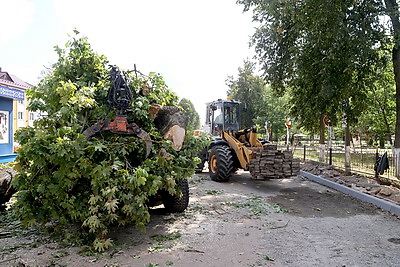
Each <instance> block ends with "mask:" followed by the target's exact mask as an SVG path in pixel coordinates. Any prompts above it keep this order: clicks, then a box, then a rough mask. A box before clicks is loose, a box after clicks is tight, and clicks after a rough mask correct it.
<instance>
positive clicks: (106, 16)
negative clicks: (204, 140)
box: [0, 0, 256, 124]
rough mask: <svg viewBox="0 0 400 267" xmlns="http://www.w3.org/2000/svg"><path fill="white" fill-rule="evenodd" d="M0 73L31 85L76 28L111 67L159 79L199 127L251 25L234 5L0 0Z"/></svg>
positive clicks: (208, 0) (222, 90)
mask: <svg viewBox="0 0 400 267" xmlns="http://www.w3.org/2000/svg"><path fill="white" fill-rule="evenodd" d="M0 6H1V7H2V11H3V12H2V15H1V18H2V30H1V33H0V67H1V68H2V70H3V71H7V72H9V73H11V74H14V75H16V76H17V77H19V78H21V79H22V80H24V81H26V82H28V83H31V84H36V83H37V82H38V81H39V79H40V77H41V72H42V71H44V70H45V69H46V67H49V66H50V65H51V64H52V63H54V62H55V61H56V60H57V55H56V53H55V51H54V46H56V45H58V46H60V47H64V44H65V43H66V41H67V40H68V39H69V37H68V35H72V34H73V30H74V29H77V30H78V31H79V32H80V33H81V35H82V36H86V37H88V38H89V43H90V44H91V45H92V48H93V49H94V50H95V51H96V52H97V53H99V54H103V55H105V56H106V57H107V58H108V60H109V62H110V64H113V65H117V66H119V67H121V68H123V69H133V68H134V64H136V67H137V69H138V70H139V71H141V72H143V73H149V72H157V73H160V74H161V75H162V76H163V77H164V79H165V81H166V83H167V85H168V87H169V88H170V89H171V90H172V91H174V92H175V93H177V94H178V96H179V97H180V98H187V99H189V100H190V101H191V102H192V103H193V104H194V106H195V109H196V111H197V112H198V113H199V115H200V117H201V123H202V124H203V123H204V117H205V114H204V113H205V107H206V106H205V103H207V102H210V101H213V100H216V99H218V98H223V99H224V98H226V97H227V95H226V92H227V90H228V87H227V86H226V84H225V80H226V79H227V78H228V76H234V77H235V76H237V74H238V68H239V67H241V66H243V61H244V60H245V59H248V58H249V59H251V58H252V57H253V55H254V51H253V49H252V48H250V47H249V40H250V36H251V35H252V34H253V32H254V29H255V27H256V25H255V24H254V23H253V22H252V20H251V14H250V13H243V12H242V10H243V7H242V6H239V5H237V4H236V0H169V1H166V0H113V1H110V0H107V1H105V0H97V1H96V0H68V1H65V0H12V1H11V0H0Z"/></svg>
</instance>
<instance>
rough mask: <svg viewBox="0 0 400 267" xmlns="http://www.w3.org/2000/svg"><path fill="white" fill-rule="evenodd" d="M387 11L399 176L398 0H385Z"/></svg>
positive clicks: (399, 170)
mask: <svg viewBox="0 0 400 267" xmlns="http://www.w3.org/2000/svg"><path fill="white" fill-rule="evenodd" d="M385 4H386V12H387V15H388V16H389V17H390V21H391V22H392V27H393V33H394V38H393V39H394V46H393V50H392V61H393V72H394V80H395V82H396V132H395V137H394V154H395V165H396V166H395V167H396V175H397V178H399V176H400V157H399V154H400V20H399V6H398V4H397V1H396V0H385Z"/></svg>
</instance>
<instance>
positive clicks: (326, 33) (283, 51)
mask: <svg viewBox="0 0 400 267" xmlns="http://www.w3.org/2000/svg"><path fill="white" fill-rule="evenodd" d="M238 3H239V4H243V5H244V7H245V10H250V9H252V10H253V14H254V15H253V20H254V21H256V22H259V23H260V26H259V27H258V29H257V30H256V32H255V34H254V35H253V37H252V39H251V43H252V44H253V46H254V47H255V50H256V53H257V56H258V59H259V61H260V63H261V68H262V69H263V70H264V76H265V78H266V80H267V82H269V83H270V84H271V86H272V88H273V90H274V91H276V92H278V93H280V94H282V93H284V92H288V93H289V95H290V103H291V108H290V112H291V115H292V116H293V117H294V118H295V120H296V121H298V122H300V123H301V125H302V126H303V127H304V128H305V129H307V130H309V131H315V129H316V128H318V127H319V128H320V129H321V131H320V136H321V143H323V142H324V127H323V124H322V118H323V116H324V115H326V114H328V115H330V117H331V118H332V119H333V120H337V119H336V116H337V115H338V114H341V112H342V111H345V112H346V113H347V116H348V119H349V120H350V122H352V123H354V122H355V121H354V120H355V118H357V116H358V115H359V114H360V113H361V111H362V110H364V108H365V105H364V102H363V101H362V100H363V99H364V98H365V95H366V93H367V91H368V86H369V85H368V84H367V83H366V76H367V75H368V73H370V72H371V69H370V66H371V65H374V64H375V62H377V61H379V55H378V51H377V47H379V45H380V40H381V39H382V33H383V30H382V27H381V25H380V23H379V19H378V16H377V15H378V14H379V12H380V7H381V5H380V4H381V3H380V1H324V0H305V1H299V0H273V1H261V0H239V1H238ZM344 100H346V101H347V103H348V105H347V106H345V107H344V110H343V108H342V102H343V101H344Z"/></svg>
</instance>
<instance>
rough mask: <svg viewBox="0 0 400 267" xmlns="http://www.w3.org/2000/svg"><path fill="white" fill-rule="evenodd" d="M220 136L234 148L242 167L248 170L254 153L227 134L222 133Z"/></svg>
mask: <svg viewBox="0 0 400 267" xmlns="http://www.w3.org/2000/svg"><path fill="white" fill-rule="evenodd" d="M220 134H221V137H222V138H223V139H224V140H225V141H227V142H228V144H229V146H230V147H231V148H233V150H235V153H236V156H237V158H238V160H239V163H240V167H241V168H242V169H244V170H247V168H248V165H249V163H250V159H251V154H252V151H251V150H250V149H248V148H247V147H246V146H245V145H244V144H243V143H241V142H240V141H239V140H237V139H236V138H235V137H233V136H231V135H230V134H228V133H227V132H224V131H220Z"/></svg>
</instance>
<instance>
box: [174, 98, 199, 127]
mask: <svg viewBox="0 0 400 267" xmlns="http://www.w3.org/2000/svg"><path fill="white" fill-rule="evenodd" d="M179 106H180V107H182V108H183V110H184V111H185V115H186V117H187V119H188V124H187V126H186V127H187V130H192V131H193V130H196V129H200V116H199V114H198V113H197V111H196V109H195V108H194V105H193V103H192V102H191V101H190V100H189V99H186V98H182V99H181V101H179Z"/></svg>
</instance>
